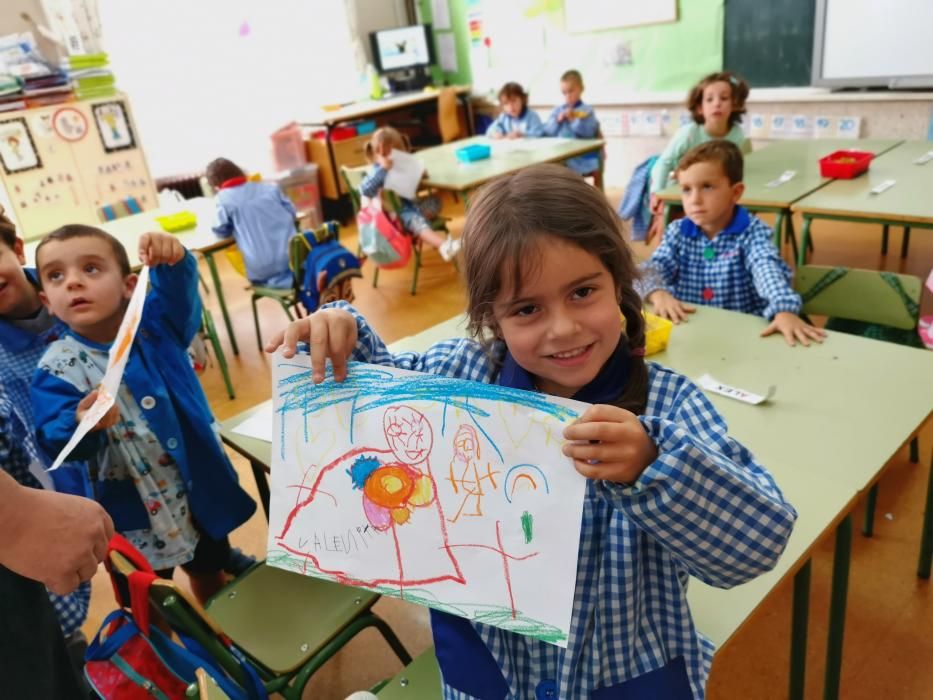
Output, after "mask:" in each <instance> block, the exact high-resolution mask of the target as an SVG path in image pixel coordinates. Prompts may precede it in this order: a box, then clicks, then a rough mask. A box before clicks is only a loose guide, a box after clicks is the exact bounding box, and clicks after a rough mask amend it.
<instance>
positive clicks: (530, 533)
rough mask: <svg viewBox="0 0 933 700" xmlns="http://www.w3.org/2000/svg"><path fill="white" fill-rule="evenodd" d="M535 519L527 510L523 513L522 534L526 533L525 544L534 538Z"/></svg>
mask: <svg viewBox="0 0 933 700" xmlns="http://www.w3.org/2000/svg"><path fill="white" fill-rule="evenodd" d="M534 527H535V519H534V517H533V516H532V515H531V513H529V512H528V511H527V510H526V511H525V512H524V513H522V532H524V533H525V544H528V543H529V542H531V540H532V539H533V538H534Z"/></svg>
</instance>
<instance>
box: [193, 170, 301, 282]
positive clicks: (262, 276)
mask: <svg viewBox="0 0 933 700" xmlns="http://www.w3.org/2000/svg"><path fill="white" fill-rule="evenodd" d="M206 175H207V182H208V184H210V186H211V187H213V188H214V190H216V192H217V195H216V196H215V197H214V199H215V201H216V202H217V217H216V221H215V223H214V233H216V234H217V235H219V236H224V237H229V236H233V237H234V238H235V239H236V244H237V247H238V248H239V249H240V252H241V253H242V254H243V262H244V263H245V264H246V278H247V279H248V280H249V281H250V282H252V283H253V284H254V285H256V286H257V287H274V288H276V289H291V288H292V286H293V285H294V278H293V275H292V271H291V269H289V267H288V241H289V239H290V238H291V237H292V236H294V235H295V206H294V205H293V204H292V203H291V200H289V198H288V197H286V196H285V194H284V193H283V192H282V190H280V189H279V187H278V185H275V184H272V183H270V182H249V181H248V180H247V179H246V173H244V172H243V171H242V170H241V169H240V167H239V166H238V165H237V164H236V163H233V162H231V161H229V160H227V159H226V158H216V159H214V160H212V161H211V162H210V163H208V164H207V173H206Z"/></svg>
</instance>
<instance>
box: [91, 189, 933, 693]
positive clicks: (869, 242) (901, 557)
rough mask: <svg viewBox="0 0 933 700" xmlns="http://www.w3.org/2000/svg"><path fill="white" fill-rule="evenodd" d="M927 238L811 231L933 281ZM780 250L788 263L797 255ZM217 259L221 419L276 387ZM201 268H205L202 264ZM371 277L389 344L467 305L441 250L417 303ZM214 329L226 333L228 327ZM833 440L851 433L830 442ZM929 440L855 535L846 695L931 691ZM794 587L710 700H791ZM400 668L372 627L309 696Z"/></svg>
mask: <svg viewBox="0 0 933 700" xmlns="http://www.w3.org/2000/svg"><path fill="white" fill-rule="evenodd" d="M620 197H621V191H610V192H609V198H610V200H611V201H612V202H613V203H614V204H615V203H617V202H618V201H619V198H620ZM444 213H445V214H448V215H450V216H454V217H455V218H454V221H453V222H452V226H451V228H452V230H453V231H454V232H455V234H457V235H459V231H460V229H461V228H462V225H463V206H462V202H460V203H454V202H451V201H450V200H447V201H446V202H445V212H444ZM798 230H799V225H798ZM928 234H930V232H929V231H923V230H916V231H915V232H914V235H913V240H912V241H911V250H910V256H909V258H908V260H906V261H901V259H900V257H899V251H900V232H899V231H897V232H894V231H892V235H891V245H890V248H889V250H891V251H892V252H893V254H891V255H888V256H887V257H886V258H885V257H882V256H881V255H880V253H879V250H880V238H881V232H880V228H879V227H874V226H853V225H847V224H840V223H836V222H818V223H817V225H815V226H814V231H813V237H814V241H815V245H816V252H815V254H814V256H813V262H815V263H823V264H840V265H848V266H854V267H865V268H878V269H888V270H892V271H899V272H909V273H912V274H915V275H918V276H921V277H925V276H926V275H927V274H928V273H929V271H930V268H931V266H933V235H928ZM355 239H356V232H355V228H354V227H353V226H352V225H351V226H350V227H348V228H347V229H345V230H344V233H343V236H342V238H341V240H342V242H344V244H346V245H347V247H348V248H350V249H351V250H354V249H355V246H356V240H355ZM633 245H634V249H635V251H636V254H637V255H638V256H639V257H645V256H646V255H647V254H648V253H650V248H647V247H646V246H644V245H643V244H641V243H635V244H633ZM784 252H785V258H787V259H788V260H789V259H790V252H789V250H785V251H784ZM218 258H219V263H220V271H221V277H222V281H223V285H224V290H225V296H226V299H227V304H228V306H229V307H230V310H231V316H232V320H233V323H234V326H235V332H236V336H237V340H238V342H239V346H240V355H239V356H238V357H235V356H234V355H233V354H232V352H231V350H230V346H229V344H228V343H225V351H226V353H227V360H228V362H229V364H230V370H231V374H232V376H233V381H234V385H235V387H236V392H237V397H236V399H235V400H230V399H228V398H227V395H226V392H225V390H224V387H223V383H222V381H221V377H220V372H219V371H218V370H217V369H216V368H209V369H208V370H207V372H206V373H205V374H204V376H203V377H202V381H203V384H204V388H205V391H206V392H207V396H208V398H209V399H210V402H211V405H212V406H213V408H214V412H215V414H216V415H217V417H218V419H220V420H225V419H227V418H230V417H232V416H234V415H236V414H238V413H240V412H241V411H244V410H246V409H247V408H250V407H251V406H253V405H254V404H256V403H259V402H261V401H265V400H266V399H268V398H269V397H270V393H271V386H270V382H271V380H270V371H269V367H270V364H269V361H268V359H267V358H266V357H265V356H264V355H263V354H261V353H260V352H259V351H258V350H257V347H256V342H255V334H254V331H253V324H252V316H251V312H250V301H249V293H248V292H246V291H245V288H246V284H245V281H244V280H243V278H242V277H239V276H238V275H237V273H236V272H234V271H233V269H232V268H231V267H230V266H229V265H227V262H226V260H225V259H224V256H222V255H221V256H218ZM204 271H205V273H206V268H205V270H204ZM364 272H365V275H366V279H364V280H357V281H356V283H355V292H356V296H357V299H356V306H357V307H358V308H359V309H360V310H361V311H362V312H363V313H364V314H365V315H366V316H367V318H369V319H370V320H371V321H372V322H373V325H374V326H375V328H376V329H377V330H378V331H379V332H380V333H381V334H382V336H383V338H384V339H385V340H386V341H387V342H392V341H394V340H397V339H398V338H402V337H404V336H407V335H411V334H413V333H416V332H418V331H420V330H423V329H425V328H428V327H429V326H431V325H434V324H435V323H438V322H440V321H443V320H446V319H448V318H450V317H451V316H453V315H455V314H459V313H461V312H462V310H463V306H464V293H463V290H462V287H461V285H460V282H459V280H458V278H457V274H456V272H455V270H454V268H453V267H452V266H451V265H449V264H447V263H444V262H443V261H442V260H441V259H440V257H439V256H438V255H437V253H436V252H435V251H433V250H426V252H425V255H424V266H423V268H422V272H421V277H420V280H419V284H418V294H417V295H416V296H414V297H412V296H411V295H410V294H409V285H410V280H411V272H410V269H406V270H397V271H383V272H382V273H381V274H380V280H379V287H378V289H373V287H372V284H371V280H372V268H371V267H369V266H366V267H365V268H364ZM930 296H931V295H930V294H929V293H927V295H926V298H925V303H924V308H923V312H924V313H927V314H930V313H933V300H931V299H930ZM208 304H209V306H210V307H211V309H212V311H213V313H214V318H215V322H216V324H217V326H218V328H219V329H220V328H222V325H223V324H222V320H221V316H220V312H219V309H218V308H217V305H216V300H215V299H213V298H209V299H208ZM260 309H261V313H262V317H261V322H262V326H263V334H264V337H265V338H268V337H269V336H271V335H272V333H273V332H274V331H276V330H278V329H281V328H282V327H283V326H284V324H285V321H286V319H285V316H284V314H283V313H282V311H281V309H280V308H279V307H278V305H277V304H275V303H273V302H271V301H268V300H265V301H261V302H260ZM219 332H220V333H221V335H222V336H223V337H225V331H224V330H220V331H219ZM795 351H796V352H806V350H804V349H798V350H795ZM865 371H866V372H870V371H871V368H870V367H866V368H865ZM865 410H867V411H877V412H878V413H879V416H881V418H880V419H882V420H883V415H884V407H883V406H866V407H865ZM826 439H827V440H842V439H845V438H844V436H834V435H826ZM931 446H933V421H931V422H930V424H928V425H927V426H926V428H925V430H924V432H923V433H921V435H920V453H921V464H920V465H913V464H910V463H909V462H908V459H907V451H906V448H905V449H904V450H902V451H901V452H900V453H899V454H898V455H897V456H896V457H895V458H894V460H893V461H892V463H891V465H890V467H889V469H888V471H887V473H886V476H885V477H884V479H882V481H881V488H880V493H879V497H878V505H877V514H876V524H875V535H874V537H872V538H870V539H868V538H864V537H862V536H861V534H859V533H858V530H856V533H857V534H856V535H855V537H854V546H853V553H852V568H851V572H850V586H849V601H848V615H847V626H846V638H845V647H844V663H843V676H842V693H841V695H842V697H844V698H846V699H847V700H861V699H865V700H868V699H869V698H871V699H875V698H887V699H893V700H897V699H899V698H929V697H933V665H931V664H930V659H931V658H933V635H931V634H929V630H931V629H933V591H931V586H933V584H931V582H929V581H922V580H920V579H918V578H917V577H916V575H915V569H916V565H917V552H918V548H919V534H920V522H921V518H922V515H923V505H924V504H923V502H924V494H925V490H926V483H927V477H928V474H929V470H930V463H931V459H933V456H931V455H933V448H931ZM231 458H232V460H233V462H234V464H235V465H236V468H237V470H238V472H239V474H240V477H241V480H242V482H243V484H244V485H245V487H246V488H247V489H249V490H251V492H252V493H253V495H254V496H255V486H254V482H253V477H252V474H251V472H250V469H249V465H248V464H247V463H246V461H245V460H244V459H243V458H241V457H239V456H237V455H235V454H233V453H231ZM766 466H767V465H766ZM861 514H862V508H861V506H859V507H858V508H857V509H856V511H855V518H856V523H860V518H861ZM265 538H266V524H265V519H264V516H263V515H262V514H261V510H260V511H259V512H258V513H257V515H255V516H254V517H253V518H252V519H251V520H250V521H249V522H248V523H247V524H246V525H244V526H243V527H242V528H240V529H239V530H237V531H236V532H235V533H233V536H232V540H233V543H234V544H235V545H237V546H239V547H242V548H243V549H244V550H245V551H247V552H249V553H252V554H255V555H258V556H262V554H263V552H264V551H265ZM832 552H833V537H832V533H830V534H829V535H828V536H826V537H825V538H824V540H823V541H822V542H820V543H819V544H818V545H817V547H816V549H815V551H814V554H813V572H812V592H811V600H810V628H809V629H810V643H809V651H808V658H807V669H808V673H807V695H806V696H807V698H817V697H821V696H822V688H823V653H824V649H825V640H826V620H827V618H828V601H829V584H830V573H831V564H832ZM177 578H178V580H179V582H180V583H182V584H186V583H187V582H186V581H185V580H184V574H183V573H179V574H177ZM791 590H792V581H791V580H786V581H784V582H782V584H781V585H779V586H778V587H777V589H776V590H775V591H774V592H773V594H772V595H771V597H770V598H769V599H768V600H767V601H766V602H765V603H764V604H763V605H762V606H761V607H760V609H759V610H758V611H756V613H755V614H754V615H753V616H752V617H751V618H750V619H749V620H748V621H746V624H745V625H744V626H743V627H742V628H741V629H740V630H739V631H738V632H737V633H736V634H735V636H734V637H733V639H732V640H731V641H730V642H729V644H727V645H726V646H725V647H724V648H723V649H722V650H721V651H720V652H719V654H718V655H717V656H716V659H715V662H714V664H713V670H712V675H711V677H710V681H709V688H708V697H709V698H710V700H733V699H743V700H744V699H748V698H752V699H761V700H771V699H773V700H780V699H782V698H785V697H786V696H787V668H788V656H789V653H788V650H789V642H788V639H789V633H790V606H791ZM113 607H114V602H113V597H112V592H111V588H110V585H109V582H108V581H107V580H106V575H105V574H104V573H103V569H101V571H100V572H99V573H98V575H97V576H96V577H95V579H94V591H93V597H92V603H91V614H90V617H89V619H88V621H87V623H86V625H85V628H84V629H85V632H86V634H87V635H88V637H91V636H92V635H93V633H94V632H95V631H96V630H97V628H98V627H99V625H100V622H101V620H102V619H103V617H104V616H105V615H106V614H107V613H108V612H109V611H110V610H112V609H113ZM376 610H377V612H379V614H381V615H382V616H383V617H384V618H385V619H386V620H387V621H388V622H389V624H390V625H391V626H392V627H393V629H394V630H395V631H396V632H397V633H398V635H399V637H400V638H401V640H402V642H403V643H404V644H405V645H406V646H407V648H408V650H409V651H410V652H411V653H412V655H417V654H418V653H420V652H421V651H422V650H423V649H425V648H427V647H428V646H429V645H430V643H431V639H430V630H429V628H428V624H427V614H426V612H425V610H424V609H421V608H417V607H415V606H413V605H410V604H408V603H404V602H401V601H397V600H394V599H390V598H383V599H382V600H381V601H380V602H379V603H377V605H376ZM398 670H399V662H398V660H397V659H396V658H395V657H394V655H393V654H392V653H391V652H390V651H389V649H388V647H387V646H386V645H385V643H384V642H383V641H382V639H381V637H380V636H379V635H378V633H376V632H374V631H371V630H370V631H366V632H363V633H362V634H361V635H360V636H359V637H358V638H357V639H355V640H354V641H353V642H351V643H350V644H349V645H348V646H347V647H346V648H345V649H344V650H343V651H341V652H340V653H339V654H338V655H337V656H336V657H335V658H334V659H332V660H331V661H330V662H328V664H327V665H325V666H324V668H322V669H321V670H320V671H319V672H318V673H317V674H316V675H315V676H314V677H313V679H312V681H311V682H310V683H309V684H308V686H307V689H306V692H305V694H304V697H305V698H306V699H307V698H312V697H314V698H320V699H321V700H330V699H331V698H334V699H336V700H342V698H344V697H345V696H346V695H347V694H349V693H351V692H353V691H355V690H361V689H366V688H369V687H370V686H372V685H373V684H375V683H376V682H378V681H379V680H381V679H383V678H387V677H390V676H392V675H394V674H395V673H396V672H397V671H398Z"/></svg>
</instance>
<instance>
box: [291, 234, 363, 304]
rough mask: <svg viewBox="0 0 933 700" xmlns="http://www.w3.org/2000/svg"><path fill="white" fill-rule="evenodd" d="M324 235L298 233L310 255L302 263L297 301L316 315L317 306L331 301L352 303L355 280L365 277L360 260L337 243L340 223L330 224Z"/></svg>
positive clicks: (298, 237)
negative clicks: (340, 300)
mask: <svg viewBox="0 0 933 700" xmlns="http://www.w3.org/2000/svg"><path fill="white" fill-rule="evenodd" d="M323 231H324V232H326V233H324V235H323V236H321V237H319V236H318V235H316V234H315V232H314V231H305V232H303V233H299V234H298V235H297V236H295V238H297V239H300V243H299V242H296V243H297V244H298V245H300V244H301V243H303V245H304V246H306V247H307V251H308V252H307V256H306V257H305V259H304V261H303V262H302V263H301V288H300V289H299V290H298V299H299V300H300V301H301V303H302V305H303V306H304V307H305V309H306V310H307V311H308V313H313V312H314V311H317V309H318V307H320V306H321V305H323V304H327V303H328V302H331V301H337V300H338V299H343V300H345V301H349V302H352V301H353V298H354V297H353V278H354V277H362V276H363V273H362V271H361V270H360V260H359V258H357V257H356V256H355V255H354V254H353V253H351V252H350V251H349V250H347V249H346V248H344V247H343V246H342V245H340V243H339V242H338V241H337V224H336V223H334V222H328V223H327V224H325V227H324V228H323Z"/></svg>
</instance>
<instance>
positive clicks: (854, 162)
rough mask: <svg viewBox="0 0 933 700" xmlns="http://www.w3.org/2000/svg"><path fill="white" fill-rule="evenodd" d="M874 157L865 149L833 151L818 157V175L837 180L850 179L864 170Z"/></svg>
mask: <svg viewBox="0 0 933 700" xmlns="http://www.w3.org/2000/svg"><path fill="white" fill-rule="evenodd" d="M874 157H875V154H874V153H868V152H866V151H835V152H833V153H830V154H829V155H828V156H824V157H823V158H820V175H821V176H822V177H834V178H836V179H839V180H850V179H852V178H853V177H858V176H859V175H861V174H862V173H864V172H865V171H866V170H868V166H869V164H870V163H871V159H872V158H874Z"/></svg>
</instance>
